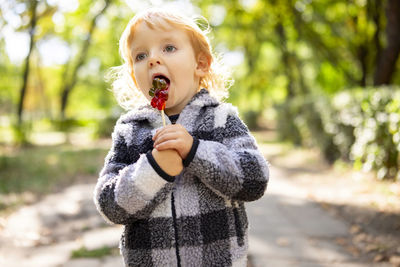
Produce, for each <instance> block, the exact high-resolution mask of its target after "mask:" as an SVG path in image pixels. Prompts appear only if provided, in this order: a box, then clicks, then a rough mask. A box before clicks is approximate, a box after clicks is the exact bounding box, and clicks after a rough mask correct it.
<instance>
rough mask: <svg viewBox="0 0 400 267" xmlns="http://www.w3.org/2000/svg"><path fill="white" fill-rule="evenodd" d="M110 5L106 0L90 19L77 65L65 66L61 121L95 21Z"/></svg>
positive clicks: (88, 44) (86, 51) (108, 0)
mask: <svg viewBox="0 0 400 267" xmlns="http://www.w3.org/2000/svg"><path fill="white" fill-rule="evenodd" d="M110 3H111V0H106V1H105V4H104V7H103V8H102V9H101V10H100V11H99V12H98V13H97V14H96V15H95V16H94V17H93V18H92V20H91V22H90V26H89V31H88V32H87V35H86V37H85V40H84V42H83V43H82V46H81V49H80V52H79V53H78V56H77V58H78V61H77V63H76V64H75V65H74V66H73V67H71V68H72V70H71V69H69V67H70V66H71V65H72V64H71V63H70V62H68V63H67V64H66V65H65V71H64V79H65V80H64V81H65V82H64V83H63V84H62V89H61V110H60V113H61V119H62V120H64V119H65V110H66V107H67V104H68V98H69V95H70V93H71V91H72V89H73V88H74V86H75V84H76V83H77V75H78V71H79V69H80V68H81V67H82V66H83V65H84V63H85V61H86V59H87V54H88V50H89V46H90V43H91V39H92V34H93V32H94V30H95V28H96V21H97V19H98V18H99V17H100V16H101V15H102V14H103V13H104V12H105V11H106V10H107V8H108V7H109V5H110ZM69 73H72V74H71V75H69V76H68V74H69Z"/></svg>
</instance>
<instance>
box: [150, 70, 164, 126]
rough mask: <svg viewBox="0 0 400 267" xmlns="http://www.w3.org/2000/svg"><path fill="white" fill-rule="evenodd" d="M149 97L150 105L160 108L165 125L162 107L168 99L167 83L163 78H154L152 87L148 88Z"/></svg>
mask: <svg viewBox="0 0 400 267" xmlns="http://www.w3.org/2000/svg"><path fill="white" fill-rule="evenodd" d="M149 95H150V96H152V97H153V98H152V99H151V106H152V107H153V108H157V109H158V110H161V113H162V119H163V124H164V126H165V119H164V109H165V102H166V101H167V100H168V83H167V81H166V80H165V79H164V78H158V77H157V78H154V80H153V87H152V88H150V90H149Z"/></svg>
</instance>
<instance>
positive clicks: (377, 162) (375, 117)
mask: <svg viewBox="0 0 400 267" xmlns="http://www.w3.org/2000/svg"><path fill="white" fill-rule="evenodd" d="M277 108H278V131H279V132H280V136H281V137H282V138H283V139H286V140H291V141H292V142H294V143H296V144H302V145H308V146H318V147H319V148H320V149H321V151H322V153H323V155H324V156H325V158H326V159H327V160H328V161H330V162H333V161H335V160H337V159H339V158H340V159H342V160H350V161H352V162H354V166H355V167H356V168H358V169H360V168H362V169H363V170H365V171H370V170H375V171H377V177H378V178H379V179H384V178H389V179H394V178H397V179H400V127H399V125H400V88H399V87H378V88H373V87H371V88H353V89H351V90H346V91H343V92H340V93H338V94H336V95H334V96H333V97H332V98H330V97H327V96H326V95H318V96H316V95H309V96H306V97H296V98H293V99H291V100H289V101H287V102H285V103H283V104H281V105H279V106H278V107H277Z"/></svg>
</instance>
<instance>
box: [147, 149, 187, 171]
mask: <svg viewBox="0 0 400 267" xmlns="http://www.w3.org/2000/svg"><path fill="white" fill-rule="evenodd" d="M151 154H152V155H153V158H154V159H155V161H156V162H157V164H158V166H160V168H161V169H162V170H163V171H165V172H166V173H167V174H168V175H171V176H176V175H178V174H180V173H181V171H182V170H183V163H182V158H181V157H180V156H179V154H178V152H177V151H176V150H173V149H167V150H163V151H158V150H157V149H153V151H152V152H151Z"/></svg>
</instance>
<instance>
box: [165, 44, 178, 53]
mask: <svg viewBox="0 0 400 267" xmlns="http://www.w3.org/2000/svg"><path fill="white" fill-rule="evenodd" d="M175 50H176V47H175V46H173V45H167V46H166V47H165V48H164V51H165V52H168V53H171V52H174V51H175Z"/></svg>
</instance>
